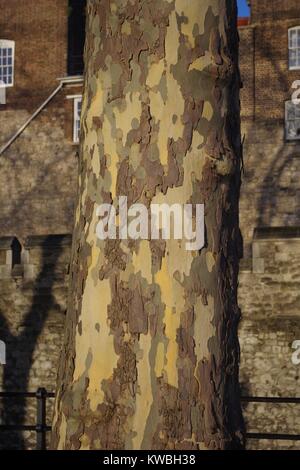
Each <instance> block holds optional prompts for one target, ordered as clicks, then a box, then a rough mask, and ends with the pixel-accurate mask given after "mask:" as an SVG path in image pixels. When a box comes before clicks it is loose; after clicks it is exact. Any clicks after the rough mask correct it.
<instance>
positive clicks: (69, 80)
mask: <svg viewBox="0 0 300 470" xmlns="http://www.w3.org/2000/svg"><path fill="white" fill-rule="evenodd" d="M59 80H60V83H59V85H58V87H57V88H55V90H54V91H53V92H52V93H51V95H50V96H48V98H47V99H46V101H44V103H43V104H42V105H41V106H40V107H39V108H38V109H37V110H36V111H35V112H34V113H33V114H32V116H30V118H29V119H28V120H27V121H26V122H25V123H24V124H23V126H22V127H20V129H19V130H18V131H17V132H16V133H15V134H14V135H13V136H12V137H11V139H10V140H9V141H8V142H6V144H4V145H3V147H2V148H1V149H0V156H1V155H2V154H3V153H4V152H5V150H7V149H8V147H10V146H11V144H12V143H13V142H14V141H15V140H16V139H17V138H18V137H19V135H21V134H22V132H23V131H24V130H25V129H26V127H27V126H29V124H30V123H31V121H33V119H34V118H35V117H36V116H37V115H38V114H40V112H41V111H42V110H43V109H44V108H45V107H46V106H47V104H48V103H49V102H50V101H51V100H52V99H53V98H54V96H55V95H57V93H58V92H59V91H60V90H61V89H62V87H63V86H64V84H65V83H80V82H82V77H81V76H78V77H65V78H60V79H59Z"/></svg>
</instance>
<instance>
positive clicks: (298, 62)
mask: <svg viewBox="0 0 300 470" xmlns="http://www.w3.org/2000/svg"><path fill="white" fill-rule="evenodd" d="M289 69H290V70H295V69H300V26H297V27H296V28H291V29H289Z"/></svg>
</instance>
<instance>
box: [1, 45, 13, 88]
mask: <svg viewBox="0 0 300 470" xmlns="http://www.w3.org/2000/svg"><path fill="white" fill-rule="evenodd" d="M14 56H15V43H14V41H7V40H5V39H0V86H2V87H9V86H13V84H14Z"/></svg>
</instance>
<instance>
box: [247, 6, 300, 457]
mask: <svg viewBox="0 0 300 470" xmlns="http://www.w3.org/2000/svg"><path fill="white" fill-rule="evenodd" d="M251 6H252V8H251V22H250V25H248V26H243V27H241V28H240V39H241V47H240V68H241V75H242V81H243V85H244V87H243V89H242V91H241V104H242V135H243V136H244V173H243V183H242V190H241V199H240V223H241V230H242V235H243V239H244V258H243V259H242V260H241V272H240V276H239V303H240V306H241V310H242V322H241V325H240V330H239V337H240V344H241V369H240V380H241V385H242V391H243V393H244V394H246V395H252V396H290V397H293V396H298V397H299V396H300V382H299V375H300V374H299V372H300V368H299V366H295V365H294V364H293V363H292V361H291V356H292V352H293V350H292V347H291V346H292V342H293V341H294V340H295V339H300V296H299V287H300V286H299V282H300V269H299V266H300V238H299V233H298V231H297V227H299V226H300V187H299V180H300V143H299V141H298V142H297V141H294V142H286V141H285V129H284V109H285V108H284V102H285V100H289V99H291V93H292V90H291V85H292V83H293V81H294V80H297V79H300V70H299V71H289V70H288V28H289V27H291V26H296V25H300V10H299V5H298V1H293V0H291V1H288V0H284V1H283V0H280V1H272V2H270V1H264V0H262V1H261V0H260V1H256V0H255V1H253V0H252V1H251ZM277 227H280V229H277ZM266 233H268V234H269V238H268V239H264V237H265V235H263V236H262V234H266ZM291 233H294V236H293V237H291ZM257 234H258V235H257ZM244 415H245V419H246V423H247V428H248V431H251V432H269V433H270V432H273V433H298V434H299V433H300V428H299V417H300V407H299V406H295V405H294V406H293V405H270V404H268V405H266V404H263V403H262V404H248V405H247V406H246V407H245V413H244ZM247 447H248V448H252V449H253V448H261V449H277V448H278V449H296V448H299V443H297V442H292V441H273V440H272V441H271V440H270V441H262V440H261V441H252V440H251V441H249V442H248V444H247Z"/></svg>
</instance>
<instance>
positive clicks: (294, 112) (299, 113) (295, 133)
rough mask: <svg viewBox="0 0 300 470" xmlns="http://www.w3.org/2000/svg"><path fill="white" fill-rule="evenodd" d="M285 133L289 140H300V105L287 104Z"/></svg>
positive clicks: (290, 102)
mask: <svg viewBox="0 0 300 470" xmlns="http://www.w3.org/2000/svg"><path fill="white" fill-rule="evenodd" d="M285 133H286V139H287V140H300V104H294V103H293V102H292V101H287V102H286V103H285Z"/></svg>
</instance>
